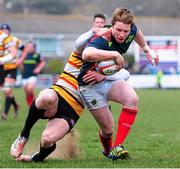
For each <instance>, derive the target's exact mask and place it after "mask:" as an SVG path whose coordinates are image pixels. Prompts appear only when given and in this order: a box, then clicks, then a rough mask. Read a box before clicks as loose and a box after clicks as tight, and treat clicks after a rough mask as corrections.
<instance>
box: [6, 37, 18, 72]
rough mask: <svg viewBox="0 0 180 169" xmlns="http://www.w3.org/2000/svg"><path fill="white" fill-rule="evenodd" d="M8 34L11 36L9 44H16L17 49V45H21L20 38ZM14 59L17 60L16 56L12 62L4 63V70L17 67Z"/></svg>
mask: <svg viewBox="0 0 180 169" xmlns="http://www.w3.org/2000/svg"><path fill="white" fill-rule="evenodd" d="M10 36H11V38H12V42H11V44H9V45H14V46H16V48H17V49H19V47H20V46H21V41H20V39H18V38H17V37H15V36H12V35H10ZM16 60H17V56H16V57H15V58H14V59H13V60H12V62H10V63H6V64H4V70H10V69H16V68H17V65H16Z"/></svg>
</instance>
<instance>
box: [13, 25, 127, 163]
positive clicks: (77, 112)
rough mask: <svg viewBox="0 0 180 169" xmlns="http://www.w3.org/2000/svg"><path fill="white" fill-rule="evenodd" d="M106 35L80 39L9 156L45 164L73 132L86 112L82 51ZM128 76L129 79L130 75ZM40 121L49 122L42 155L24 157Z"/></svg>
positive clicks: (34, 107) (38, 100)
mask: <svg viewBox="0 0 180 169" xmlns="http://www.w3.org/2000/svg"><path fill="white" fill-rule="evenodd" d="M103 26H104V25H103ZM106 32H107V30H106V29H98V28H92V29H91V30H90V31H89V32H87V33H85V34H84V35H83V36H80V37H79V38H78V39H77V41H76V45H75V49H74V52H72V54H71V56H70V58H69V60H68V62H67V64H66V66H65V68H64V71H63V73H62V74H61V75H60V76H59V79H58V80H57V82H56V83H55V84H54V85H53V86H52V88H51V89H44V90H42V91H41V92H40V93H39V96H38V97H37V98H36V100H35V101H34V102H33V103H32V105H31V106H30V109H29V114H28V117H27V118H26V122H25V125H24V128H23V129H22V131H21V133H20V135H19V136H18V137H17V138H16V140H15V141H14V143H13V144H12V146H11V151H10V154H11V156H12V157H15V158H17V160H19V161H34V162H38V161H43V160H44V159H45V158H46V157H47V156H48V155H49V154H50V153H51V152H53V151H54V150H55V148H56V142H57V141H58V140H60V139H61V138H63V137H64V136H65V135H66V134H67V133H68V132H69V131H70V130H71V129H72V127H73V126H74V125H75V123H76V122H77V120H78V119H79V117H80V116H81V115H82V112H83V110H84V104H83V101H82V100H81V98H80V96H79V93H78V85H77V76H78V74H79V71H80V68H81V66H82V59H81V54H82V51H83V49H84V46H85V43H86V42H87V41H88V40H89V39H90V38H91V37H92V36H93V34H94V33H96V34H103V33H106ZM83 37H84V38H83ZM127 76H129V74H128V72H127ZM96 77H98V78H97V81H98V80H100V81H101V80H102V79H104V78H105V76H103V75H101V74H98V73H97V74H96ZM127 78H128V77H127ZM95 80H96V79H95ZM41 118H48V119H50V120H49V121H48V124H47V126H46V128H45V130H44V131H43V133H42V137H41V145H40V150H39V152H38V153H36V154H34V155H32V156H30V155H21V154H22V151H23V148H24V146H25V144H26V142H27V140H28V137H29V135H30V130H31V128H32V127H33V125H34V124H35V123H36V121H37V120H39V119H41Z"/></svg>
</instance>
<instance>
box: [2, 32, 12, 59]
mask: <svg viewBox="0 0 180 169" xmlns="http://www.w3.org/2000/svg"><path fill="white" fill-rule="evenodd" d="M12 42H13V38H12V36H10V35H8V34H7V33H5V32H3V31H0V57H3V56H4V53H5V51H6V49H7V48H8V47H10V46H11V45H12Z"/></svg>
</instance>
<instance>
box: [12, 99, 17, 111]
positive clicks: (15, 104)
mask: <svg viewBox="0 0 180 169" xmlns="http://www.w3.org/2000/svg"><path fill="white" fill-rule="evenodd" d="M11 103H12V105H13V106H14V109H15V110H17V103H16V100H15V98H14V96H13V97H11Z"/></svg>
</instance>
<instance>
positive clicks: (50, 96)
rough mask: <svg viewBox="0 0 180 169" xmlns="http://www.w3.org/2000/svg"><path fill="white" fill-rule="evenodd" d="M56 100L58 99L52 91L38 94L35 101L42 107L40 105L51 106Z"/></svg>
mask: <svg viewBox="0 0 180 169" xmlns="http://www.w3.org/2000/svg"><path fill="white" fill-rule="evenodd" d="M57 99H58V97H57V95H56V93H55V92H54V91H52V90H48V91H47V90H46V91H44V92H41V93H40V94H39V96H38V97H37V99H36V103H37V104H38V105H39V106H40V107H42V105H46V106H48V105H53V104H54V103H56V102H57Z"/></svg>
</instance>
